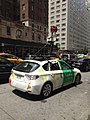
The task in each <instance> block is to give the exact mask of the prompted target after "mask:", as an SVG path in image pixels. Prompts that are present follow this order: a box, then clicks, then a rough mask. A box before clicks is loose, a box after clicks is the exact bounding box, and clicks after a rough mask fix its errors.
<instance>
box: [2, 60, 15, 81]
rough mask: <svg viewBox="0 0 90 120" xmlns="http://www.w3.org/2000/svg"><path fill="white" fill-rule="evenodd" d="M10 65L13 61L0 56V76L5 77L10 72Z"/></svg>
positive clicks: (11, 65)
mask: <svg viewBox="0 0 90 120" xmlns="http://www.w3.org/2000/svg"><path fill="white" fill-rule="evenodd" d="M12 67H13V63H11V62H9V61H8V60H6V59H4V58H0V78H1V79H4V78H7V77H8V76H9V74H10V72H11V69H12Z"/></svg>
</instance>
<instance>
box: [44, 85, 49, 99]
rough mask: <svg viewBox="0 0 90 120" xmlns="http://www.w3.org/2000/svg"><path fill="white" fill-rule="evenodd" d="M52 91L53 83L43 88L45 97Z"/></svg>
mask: <svg viewBox="0 0 90 120" xmlns="http://www.w3.org/2000/svg"><path fill="white" fill-rule="evenodd" d="M50 93H51V85H50V84H46V85H45V86H44V88H43V95H44V96H45V97H47V96H49V95H50Z"/></svg>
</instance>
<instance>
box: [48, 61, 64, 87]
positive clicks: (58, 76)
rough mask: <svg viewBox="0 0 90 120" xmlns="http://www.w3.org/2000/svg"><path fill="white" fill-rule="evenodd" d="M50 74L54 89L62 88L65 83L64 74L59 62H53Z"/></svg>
mask: <svg viewBox="0 0 90 120" xmlns="http://www.w3.org/2000/svg"><path fill="white" fill-rule="evenodd" d="M50 72H51V77H52V81H53V84H54V88H56V89H57V88H60V87H61V86H62V83H63V72H62V70H60V66H59V64H58V62H57V61H53V62H52V63H51V64H50Z"/></svg>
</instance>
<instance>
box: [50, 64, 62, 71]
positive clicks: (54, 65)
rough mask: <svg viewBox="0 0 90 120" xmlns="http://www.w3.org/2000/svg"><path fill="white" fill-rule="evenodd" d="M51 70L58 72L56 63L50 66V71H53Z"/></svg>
mask: <svg viewBox="0 0 90 120" xmlns="http://www.w3.org/2000/svg"><path fill="white" fill-rule="evenodd" d="M53 70H60V68H59V65H58V63H52V64H51V71H53Z"/></svg>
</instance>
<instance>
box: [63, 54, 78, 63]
mask: <svg viewBox="0 0 90 120" xmlns="http://www.w3.org/2000/svg"><path fill="white" fill-rule="evenodd" d="M75 58H76V55H75V54H62V56H61V59H62V60H64V61H65V62H67V63H68V64H69V65H72V63H71V60H73V59H75Z"/></svg>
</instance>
